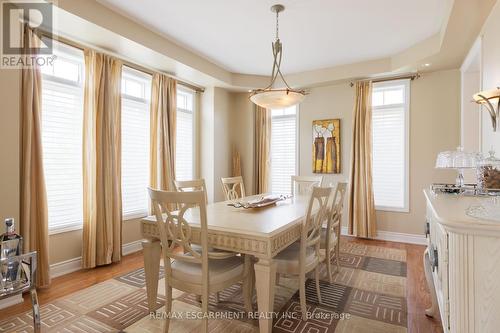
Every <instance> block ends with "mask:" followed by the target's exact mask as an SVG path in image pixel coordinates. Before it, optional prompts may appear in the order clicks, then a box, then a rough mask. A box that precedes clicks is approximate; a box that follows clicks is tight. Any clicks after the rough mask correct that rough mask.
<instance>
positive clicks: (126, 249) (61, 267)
mask: <svg viewBox="0 0 500 333" xmlns="http://www.w3.org/2000/svg"><path fill="white" fill-rule="evenodd" d="M141 242H142V239H139V240H137V241H134V242H131V243H128V244H123V245H122V254H123V255H124V256H126V255H129V254H132V253H134V252H138V251H140V250H142V245H141ZM80 269H82V257H78V258H73V259H69V260H65V261H62V262H58V263H55V264H52V265H50V277H51V278H55V277H58V276H62V275H66V274H69V273H73V272H76V271H79V270H80Z"/></svg>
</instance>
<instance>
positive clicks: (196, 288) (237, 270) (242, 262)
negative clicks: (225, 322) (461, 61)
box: [148, 188, 252, 333]
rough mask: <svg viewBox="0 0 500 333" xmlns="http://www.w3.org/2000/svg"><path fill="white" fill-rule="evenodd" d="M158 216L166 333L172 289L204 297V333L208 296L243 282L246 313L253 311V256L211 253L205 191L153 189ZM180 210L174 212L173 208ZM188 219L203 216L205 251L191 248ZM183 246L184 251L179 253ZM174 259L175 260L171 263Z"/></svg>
mask: <svg viewBox="0 0 500 333" xmlns="http://www.w3.org/2000/svg"><path fill="white" fill-rule="evenodd" d="M148 191H149V196H150V197H151V201H152V205H153V211H154V215H155V216H156V221H157V223H158V230H159V233H160V241H161V246H162V252H163V258H164V263H165V311H166V312H167V316H166V318H165V326H164V330H163V331H164V332H168V329H169V324H170V315H171V313H170V312H171V311H172V288H175V289H177V290H180V291H184V292H188V293H193V294H196V295H201V311H202V312H203V315H202V327H201V329H202V330H201V331H202V332H204V333H205V332H208V297H209V294H210V293H211V292H218V291H221V290H224V289H225V288H228V287H230V286H232V285H234V284H235V283H238V282H239V281H243V298H244V303H245V309H246V311H249V312H251V311H252V303H251V295H252V290H251V289H252V276H251V260H250V257H249V256H237V255H236V254H235V253H232V252H222V251H219V252H210V251H209V250H208V231H207V212H206V203H205V195H204V193H203V192H202V191H193V192H166V191H159V190H154V189H151V188H149V189H148ZM172 206H176V207H179V209H178V210H176V211H173V210H170V209H169V207H172ZM186 216H188V217H199V221H197V222H199V225H200V233H199V234H200V237H201V249H202V250H201V251H196V250H194V249H193V248H192V247H191V242H192V236H193V231H192V229H191V226H190V225H189V223H188V221H187V220H186ZM179 247H181V248H183V249H184V251H179V250H178V248H179ZM171 259H173V261H171Z"/></svg>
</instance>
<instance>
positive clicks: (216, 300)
mask: <svg viewBox="0 0 500 333" xmlns="http://www.w3.org/2000/svg"><path fill="white" fill-rule="evenodd" d="M219 300H220V295H219V292H216V293H215V303H217V304H219Z"/></svg>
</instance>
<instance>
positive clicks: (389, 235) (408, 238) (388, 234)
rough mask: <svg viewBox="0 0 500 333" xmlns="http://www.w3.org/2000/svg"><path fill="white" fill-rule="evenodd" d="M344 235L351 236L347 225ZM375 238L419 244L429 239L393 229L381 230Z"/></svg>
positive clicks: (343, 228)
mask: <svg viewBox="0 0 500 333" xmlns="http://www.w3.org/2000/svg"><path fill="white" fill-rule="evenodd" d="M341 232H342V235H346V236H350V235H349V234H348V233H347V227H342V230H341ZM375 239H378V240H384V241H390V242H398V243H409V244H417V245H427V239H426V238H425V236H424V235H417V234H405V233H401V232H392V231H384V230H379V231H378V232H377V237H376V238H375Z"/></svg>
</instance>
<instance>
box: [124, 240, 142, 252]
mask: <svg viewBox="0 0 500 333" xmlns="http://www.w3.org/2000/svg"><path fill="white" fill-rule="evenodd" d="M141 250H142V239H139V240H136V241H135V242H131V243H128V244H123V245H122V255H124V256H126V255H129V254H132V253H135V252H139V251H141Z"/></svg>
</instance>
